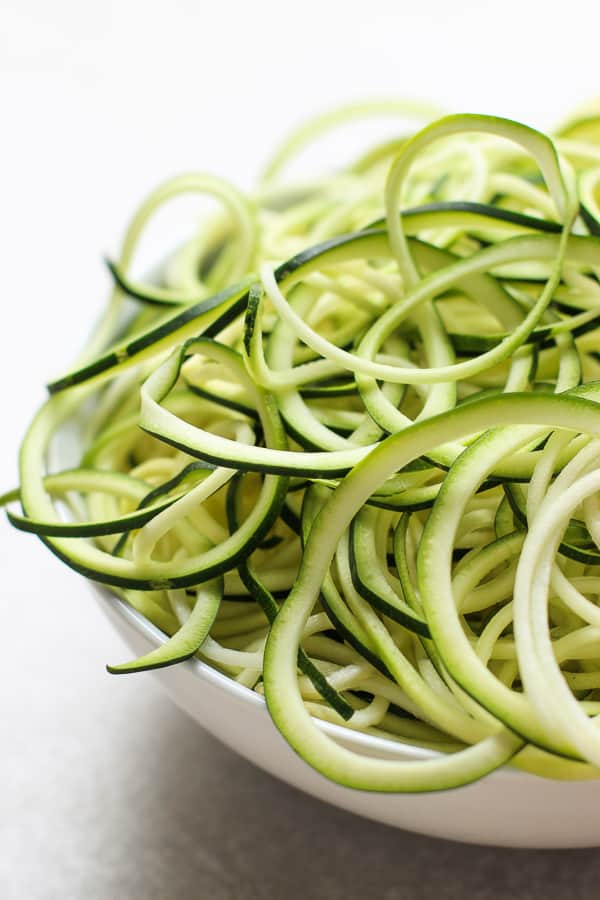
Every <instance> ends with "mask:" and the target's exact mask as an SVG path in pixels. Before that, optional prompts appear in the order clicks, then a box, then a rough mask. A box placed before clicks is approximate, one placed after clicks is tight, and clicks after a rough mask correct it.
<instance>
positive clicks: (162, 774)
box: [0, 0, 600, 900]
mask: <svg viewBox="0 0 600 900" xmlns="http://www.w3.org/2000/svg"><path fill="white" fill-rule="evenodd" d="M408 6H409V5H408V4H406V5H404V4H399V3H397V2H396V0H371V2H370V3H369V15H368V16H365V14H364V13H365V7H364V3H358V2H357V0H346V2H344V3H341V2H332V3H330V4H324V3H322V2H317V0H304V2H303V4H302V6H301V8H300V9H299V10H298V9H294V17H293V19H292V18H291V17H290V7H289V5H288V4H278V3H276V2H266V0H257V2H255V3H252V4H241V3H239V2H237V3H236V2H232V0H222V2H221V3H219V4H202V3H198V2H197V0H172V2H171V3H169V4H160V3H152V2H148V0H144V2H142V0H127V2H125V3H124V2H123V0H103V3H102V4H93V3H91V4H79V3H76V2H75V0H56V2H54V3H52V4H47V3H43V2H42V0H20V2H19V3H12V4H3V5H2V8H1V10H0V108H1V109H2V124H3V138H2V144H1V145H0V146H1V151H0V152H1V155H2V165H1V166H0V198H1V200H0V246H1V247H2V248H3V251H4V252H3V264H2V280H1V281H0V285H1V286H2V323H3V330H2V335H3V340H2V345H1V346H2V350H1V353H0V382H1V384H2V441H1V442H0V473H1V481H2V484H1V485H0V488H1V487H9V486H11V485H12V484H14V483H15V481H16V475H17V472H16V448H17V446H18V442H19V439H20V437H21V435H22V433H23V430H24V428H25V425H26V423H27V420H28V419H29V417H30V414H31V411H32V410H33V409H34V408H35V406H36V405H37V404H38V403H39V402H41V400H42V399H43V387H42V386H43V383H44V381H45V380H47V379H48V378H50V377H51V376H52V375H53V374H58V373H60V372H61V371H62V370H64V368H65V365H68V362H69V360H70V359H72V357H73V356H74V355H75V350H76V348H77V347H78V346H79V344H80V343H81V341H82V338H83V336H84V335H85V333H86V331H87V330H88V328H89V323H90V321H91V317H92V316H93V315H95V314H96V313H97V311H98V310H99V308H100V305H101V302H102V300H103V298H104V296H105V295H106V292H107V290H108V287H109V279H108V276H107V274H106V272H105V271H104V269H103V266H102V264H101V261H100V257H101V254H102V253H103V252H105V251H106V250H109V252H114V249H115V247H116V246H117V242H118V238H119V235H120V233H121V231H122V229H123V227H124V224H125V222H126V220H127V216H128V215H129V213H130V211H131V210H132V209H133V208H134V207H135V205H136V204H137V203H138V202H139V200H140V199H141V198H142V197H143V196H144V194H145V193H146V192H147V191H148V190H149V189H150V188H151V187H152V186H153V185H154V184H155V183H156V182H157V181H159V180H160V179H161V178H163V177H166V176H168V175H171V174H174V173H176V172H179V171H186V170H190V169H201V170H207V171H213V172H215V173H218V174H221V175H223V176H225V177H228V176H229V177H231V176H233V177H234V179H235V180H236V182H237V183H239V184H241V185H242V186H244V185H248V184H250V183H251V178H252V175H253V174H254V173H255V172H256V171H257V169H258V166H259V164H260V163H261V161H263V160H264V159H265V157H266V156H267V153H268V148H270V147H272V146H273V143H274V142H275V141H276V140H277V139H278V138H279V137H281V136H282V135H283V134H284V133H285V131H286V129H287V128H288V127H290V126H291V125H292V124H293V123H295V122H296V121H298V119H300V118H302V117H303V116H306V115H308V114H309V113H310V112H312V111H314V110H315V109H317V110H319V109H323V108H326V107H327V106H328V105H331V104H334V103H339V102H341V101H347V100H349V99H352V98H354V97H359V98H365V97H370V96H381V95H387V96H390V95H392V94H394V93H395V94H403V95H418V96H420V97H425V98H431V99H434V100H436V101H440V102H441V103H442V104H445V105H446V106H448V107H449V108H451V109H457V108H462V109H470V110H472V111H487V112H495V113H500V114H512V115H514V116H517V117H523V118H525V119H527V120H528V121H532V122H534V123H541V124H544V123H550V122H552V121H555V120H557V119H558V118H560V116H561V114H562V113H564V112H565V111H566V110H567V109H568V108H569V106H571V105H573V104H574V103H576V102H580V101H582V100H585V99H588V98H589V96H590V92H591V91H593V90H594V84H595V85H596V86H597V84H598V79H597V47H596V42H597V34H598V27H597V26H598V24H600V23H599V21H598V20H599V19H600V11H598V9H596V8H595V7H593V5H592V4H590V3H589V2H588V0H571V2H570V3H569V6H568V11H569V17H568V19H567V18H566V17H565V16H554V17H552V16H549V15H547V14H544V15H543V18H540V12H541V11H542V7H541V4H536V3H531V4H523V3H522V2H518V0H506V2H505V3H503V4H502V14H501V15H498V7H497V4H493V5H492V3H491V2H480V3H478V4H472V3H469V2H466V0H465V2H463V3H460V2H458V3H454V4H447V3H444V2H442V0H425V2H423V3H420V4H410V9H408V8H405V7H408ZM167 9H168V14H167ZM591 20H595V21H591ZM542 21H543V39H542V37H541V32H540V28H541V25H540V23H541V22H542ZM582 23H585V24H582ZM292 25H293V28H292ZM507 48H508V50H509V57H510V65H506V59H507V56H506V54H507ZM559 62H560V64H559ZM554 63H556V64H554ZM540 66H542V68H541V69H540ZM540 72H543V80H542V79H541V78H540ZM596 89H597V87H596ZM338 149H339V145H338ZM342 149H343V148H342ZM0 571H1V572H2V588H1V589H0V621H1V622H2V626H3V630H2V650H1V652H0V666H1V667H2V677H1V678H0V710H1V719H0V729H1V741H0V897H1V898H2V900H25V898H27V900H54V898H56V900H80V898H86V900H153V898H157V900H178V898H184V897H185V898H203V900H204V898H208V897H210V898H211V900H226V898H234V900H253V898H280V897H285V898H287V900H293V898H295V897H302V898H306V897H311V898H312V897H315V898H329V900H335V898H342V897H343V898H344V900H353V898H380V900H384V898H397V897H398V898H407V900H421V898H422V900H426V898H431V900H433V898H436V900H444V898H448V900H451V898H461V900H463V898H467V900H483V898H493V900H502V898H505V897H506V898H510V900H527V898H541V897H544V898H547V900H552V898H556V900H565V898H567V897H568V898H570V900H588V898H589V900H592V898H595V897H597V896H598V889H597V885H598V877H599V876H600V854H599V853H598V852H597V851H595V850H581V851H569V852H541V851H539V852H537V851H511V850H501V849H493V848H481V847H468V846H460V845H458V844H452V843H448V842H444V841H439V840H433V839H428V838H425V837H420V836H417V835H413V834H409V833H406V832H400V831H393V830H390V829H387V828H384V827H381V826H377V825H375V824H372V823H370V822H367V821H363V820H360V819H358V818H354V817H351V816H350V815H349V814H346V813H344V812H341V811H338V810H336V809H333V808H329V807H326V806H324V805H322V804H320V803H319V802H317V801H315V800H313V799H310V798H308V797H305V796H303V795H301V794H299V793H297V792H295V791H293V790H291V789H290V788H288V787H286V786H284V785H282V784H280V783H278V782H276V781H274V780H273V779H271V778H270V777H268V776H267V775H265V774H263V773H262V772H260V771H258V770H257V769H255V768H252V767H251V766H250V765H249V764H248V763H246V762H244V761H243V760H242V759H240V758H238V757H237V756H235V755H234V754H232V753H231V752H230V751H229V750H227V749H225V748H223V747H222V746H220V745H219V744H218V743H216V742H215V741H214V740H213V739H212V738H211V737H210V736H209V735H207V734H205V733H204V732H203V731H202V730H201V729H200V728H199V727H198V726H197V725H195V724H193V723H192V722H191V721H190V720H188V719H187V718H186V717H185V715H184V714H183V713H181V712H179V711H178V710H177V709H176V708H175V707H174V706H173V705H172V704H171V703H170V702H169V701H168V700H167V699H166V698H165V697H164V696H162V694H161V693H160V692H159V690H158V688H157V687H156V686H155V685H154V683H153V681H152V678H151V677H150V676H148V675H146V674H142V675H136V676H131V677H126V678H115V677H112V676H109V675H107V674H106V672H105V669H104V666H105V663H106V662H110V661H119V660H122V659H124V658H125V651H124V649H123V647H122V646H121V644H120V642H119V640H118V638H117V637H116V636H115V635H114V633H113V632H112V631H111V629H110V627H109V625H108V623H107V622H106V621H105V620H104V618H103V616H102V614H101V612H100V610H99V609H98V608H97V607H96V606H95V604H94V602H93V600H92V599H91V597H90V594H89V592H88V591H87V589H86V587H85V585H84V584H83V582H82V581H81V580H80V579H79V578H78V577H77V576H76V575H74V574H73V573H71V572H69V571H67V570H65V569H64V567H62V566H61V565H60V564H59V563H58V562H57V561H56V560H55V559H53V558H52V557H51V556H50V555H49V554H48V553H47V551H46V550H45V549H44V548H43V547H42V546H41V545H40V544H39V543H38V542H36V541H35V539H33V538H32V537H30V536H27V535H22V534H17V533H15V532H13V531H12V530H11V529H9V528H8V527H5V526H4V525H2V527H1V535H0ZM599 839H600V838H599Z"/></svg>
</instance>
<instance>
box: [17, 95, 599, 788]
mask: <svg viewBox="0 0 600 900" xmlns="http://www.w3.org/2000/svg"><path fill="white" fill-rule="evenodd" d="M373 114H376V115H386V116H389V115H394V114H398V115H399V116H400V118H402V120H403V121H405V120H406V117H407V115H408V116H412V117H413V118H416V119H417V120H418V118H419V116H420V113H419V110H418V109H417V108H415V107H411V106H410V105H408V104H404V103H395V102H384V103H375V104H370V105H369V104H358V105H355V106H352V107H348V108H344V109H342V110H340V111H338V112H337V113H334V114H332V115H330V116H325V117H321V118H319V119H317V120H314V121H313V122H312V123H310V124H309V125H307V126H305V127H303V128H301V129H300V130H299V131H297V132H296V133H295V134H293V135H292V137H291V138H290V139H289V141H288V142H287V143H286V144H285V145H284V146H283V147H282V148H281V149H280V151H279V152H278V153H277V154H276V155H275V156H274V157H273V158H272V161H271V163H270V165H269V166H268V167H267V170H266V172H265V174H264V177H263V179H262V180H261V182H260V184H259V187H258V189H257V190H256V192H255V193H254V194H253V195H252V196H245V195H244V194H243V193H241V192H240V191H238V190H237V189H236V188H235V187H233V186H232V185H231V184H229V183H227V182H225V181H221V180H219V179H217V178H213V177H209V176H206V175H202V174H190V175H185V176H181V177H179V178H176V179H173V180H171V181H169V182H167V183H166V184H163V185H162V186H161V187H159V188H158V190H156V191H155V192H154V193H153V194H151V195H150V197H148V199H147V200H146V201H145V202H144V203H143V204H142V206H141V207H140V209H139V210H138V211H137V213H136V215H135V216H134V218H133V221H132V223H131V225H130V227H129V230H128V232H127V234H126V237H125V240H124V243H123V246H122V250H121V253H120V256H119V257H118V259H116V260H115V261H112V262H110V269H111V272H112V274H113V276H114V282H115V286H114V291H113V294H112V297H111V299H110V302H109V304H108V306H107V309H106V312H105V314H104V316H103V318H102V320H101V321H100V323H99V324H98V325H97V327H96V328H95V330H94V333H93V336H92V339H91V341H90V343H89V345H88V347H87V348H86V351H85V353H84V355H83V356H82V357H81V358H80V359H79V360H78V361H77V363H76V364H75V365H74V367H73V368H72V369H71V370H70V371H69V372H67V374H65V375H64V376H63V377H61V378H60V379H58V380H56V381H54V382H53V383H52V384H50V385H49V394H50V397H49V399H48V401H47V402H46V404H45V405H44V406H43V407H42V409H41V410H40V411H39V412H38V414H37V416H36V417H35V419H34V421H33V423H32V425H31V427H30V429H29V431H28V433H27V436H26V437H25V440H24V442H23V445H22V448H21V456H20V466H21V469H20V480H21V484H20V488H19V489H18V490H15V491H13V492H11V493H9V494H6V495H5V496H4V497H3V498H2V502H3V503H4V504H5V505H7V506H8V510H9V511H8V515H9V518H10V520H11V522H12V523H13V524H14V525H15V526H16V527H18V528H21V529H23V530H24V531H29V532H33V533H34V534H37V535H38V536H39V537H40V538H41V540H42V541H43V542H44V543H45V544H46V545H47V547H48V548H49V549H50V550H51V551H52V552H53V553H55V554H56V555H57V556H58V557H59V558H60V559H62V560H63V561H64V562H65V563H67V565H69V566H71V567H72V568H73V569H75V570H76V571H78V572H80V573H82V574H83V575H86V576H87V577H88V578H90V579H93V580H94V581H97V582H101V583H103V584H106V585H109V586H110V587H111V589H112V590H113V591H114V592H115V593H116V594H118V595H119V596H120V597H121V598H123V599H124V600H125V601H126V602H127V603H129V604H131V606H133V607H135V609H137V610H139V611H140V612H141V613H142V614H143V615H144V616H145V617H147V619H149V620H150V621H151V622H153V623H154V624H155V625H156V626H158V628H159V629H161V630H162V631H163V632H164V634H165V636H166V637H165V642H164V643H163V644H162V645H161V646H159V647H158V648H157V649H155V650H153V651H152V652H150V653H149V654H147V655H146V656H144V657H142V658H140V659H137V660H135V661H132V662H130V663H127V664H124V665H115V666H112V667H109V668H110V671H112V672H133V671H138V670H142V669H152V668H156V667H159V666H167V665H172V664H175V663H177V662H179V661H181V660H184V659H187V658H189V657H190V656H192V655H197V656H198V657H199V658H200V659H202V660H204V661H206V662H207V663H209V664H210V665H212V666H214V667H216V668H217V669H219V670H221V671H222V672H224V673H227V674H228V675H229V676H230V677H231V678H234V679H235V680H236V681H238V682H239V683H241V684H243V685H246V686H247V687H248V688H251V689H254V690H256V691H259V692H261V693H264V695H265V697H266V701H267V704H268V708H269V711H270V714H271V716H272V718H273V721H274V722H275V725H276V726H277V728H278V729H279V730H280V731H281V733H282V734H283V735H284V737H285V738H286V739H287V741H288V742H289V743H290V744H291V745H292V747H293V748H294V749H295V750H296V751H297V752H298V753H299V754H300V755H301V756H302V757H303V758H304V759H305V760H306V761H307V762H308V763H309V764H310V765H312V766H313V767H314V768H315V769H317V770H318V771H320V772H321V773H323V774H325V775H326V776H327V777H329V778H331V779H333V780H335V781H336V782H339V783H341V784H344V785H348V786H350V787H354V788H359V789H364V790H373V791H432V790H442V789H447V788H452V787H456V786H459V785H462V784H465V783H468V782H471V781H474V780H475V779H478V778H480V777H481V776H483V775H485V774H486V773H489V772H491V771H492V770H494V769H496V768H498V767H499V766H502V765H503V764H505V763H508V762H510V763H511V764H513V765H515V766H517V767H519V768H520V769H523V770H525V771H528V772H533V773H536V774H538V775H542V776H546V777H550V778H559V779H587V778H596V777H598V775H599V773H600V728H599V727H598V725H599V722H600V720H599V721H596V718H597V717H599V716H600V605H599V603H598V600H599V598H600V404H599V403H598V401H599V400H600V355H599V353H598V351H600V280H599V278H600V208H599V206H600V116H599V115H597V113H596V112H595V111H594V110H592V111H591V112H586V113H582V114H581V115H576V116H574V117H573V118H572V119H571V120H570V121H569V122H568V123H567V124H566V125H565V126H563V127H562V128H561V129H560V131H559V132H558V133H557V134H556V135H555V136H554V138H550V137H547V136H546V135H544V134H542V133H540V132H539V131H536V130H534V129H532V128H529V127H527V126H525V125H521V124H517V123H516V122H513V121H510V120H506V119H500V118H495V117H490V116H483V115H481V116H479V115H455V116H447V117H444V118H441V119H439V120H437V121H434V122H433V123H432V124H428V125H426V126H425V127H423V128H422V127H421V126H422V123H421V122H420V123H418V128H419V129H420V130H417V131H416V132H415V133H414V134H410V133H407V132H405V131H403V130H401V131H400V132H399V134H398V137H397V138H396V139H394V140H390V141H386V142H385V143H384V144H380V145H378V146H376V147H374V148H372V149H370V150H369V151H368V152H367V153H365V154H363V155H362V156H361V157H360V158H359V159H358V160H357V161H355V162H354V163H353V164H352V165H350V166H347V167H346V168H345V169H343V170H342V171H337V172H335V173H333V174H329V175H324V176H323V177H321V178H318V179H313V180H311V181H307V182H302V183H296V182H289V181H286V178H285V169H286V167H287V165H288V163H289V162H290V160H291V159H292V158H293V157H294V156H295V155H296V154H297V153H298V152H299V151H301V150H303V149H304V148H305V147H306V146H307V145H308V144H309V143H310V142H311V141H313V140H314V139H316V138H318V137H320V136H321V135H322V134H323V133H324V132H326V131H327V130H328V129H331V128H332V127H335V126H337V125H340V124H344V123H346V124H347V123H348V122H349V121H352V119H353V118H361V117H368V116H371V115H373ZM194 193H201V194H209V195H211V196H214V197H216V198H218V199H219V200H220V201H221V204H222V208H221V207H219V209H220V211H219V213H218V214H215V215H213V216H211V217H210V218H209V219H208V220H205V221H204V222H203V223H202V225H201V227H200V229H199V231H198V233H197V234H195V235H194V236H193V237H192V238H191V239H190V240H189V241H187V242H186V244H185V245H184V246H183V247H181V248H180V249H178V250H177V251H176V252H175V253H174V254H173V255H171V256H170V257H169V259H168V261H167V262H166V264H165V265H164V266H163V268H162V274H161V278H160V279H158V280H157V281H156V282H154V283H150V282H148V283H146V282H145V281H137V280H135V279H134V278H133V277H132V275H131V263H132V260H133V258H134V256H135V252H136V247H137V245H138V242H139V239H140V237H141V235H143V233H144V230H145V228H146V225H147V223H148V222H149V221H150V220H151V219H152V217H153V216H154V214H155V213H156V212H157V211H158V210H160V209H161V208H162V206H163V205H164V204H165V203H167V202H168V201H170V200H171V199H172V198H174V197H176V196H180V195H182V194H194ZM73 422H75V423H76V425H77V427H78V429H79V440H80V442H81V443H80V446H82V447H83V452H82V455H81V458H80V461H79V463H78V465H77V467H75V468H70V469H68V470H66V471H61V472H50V473H49V472H48V470H47V466H46V459H47V458H48V453H49V451H50V450H51V447H52V442H53V441H54V439H55V437H56V435H57V434H58V435H59V436H60V434H61V433H62V430H63V428H65V427H70V428H72V427H73ZM17 500H20V503H21V506H22V508H21V511H20V512H17V511H16V507H15V502H16V501H17ZM167 636H168V639H167ZM201 689H202V688H201V685H200V684H199V690H201ZM315 719H324V720H327V721H329V722H334V723H338V724H344V723H345V725H346V726H347V727H348V728H351V729H358V730H360V731H363V732H366V733H369V734H373V735H379V736H384V737H387V738H389V739H390V740H393V741H397V742H398V743H399V744H400V745H401V744H409V745H412V746H419V747H425V748H430V749H432V750H437V751H440V752H439V753H433V754H425V755H424V757H423V758H422V759H419V760H417V761H405V760H402V759H398V760H392V759H380V758H375V757H370V756H368V755H359V754H357V753H355V752H352V751H350V750H349V749H347V748H345V747H343V746H342V745H341V744H339V743H337V742H336V741H335V740H334V739H333V738H332V737H330V736H328V735H327V734H325V733H324V732H323V731H322V730H321V729H320V728H319V727H318V726H317V725H316V723H315Z"/></svg>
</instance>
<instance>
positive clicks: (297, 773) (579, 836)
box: [94, 586, 600, 847]
mask: <svg viewBox="0 0 600 900" xmlns="http://www.w3.org/2000/svg"><path fill="white" fill-rule="evenodd" d="M94 593H95V594H96V597H97V599H98V601H99V603H100V604H101V607H102V609H103V610H104V611H105V613H106V615H107V616H108V618H109V619H110V621H111V622H112V624H113V625H114V627H115V628H116V630H117V631H118V632H119V634H120V635H121V636H122V637H123V639H124V640H125V642H126V644H127V645H128V646H129V648H130V649H131V650H132V651H133V652H134V653H135V654H136V655H137V654H142V653H146V652H147V651H148V650H150V649H152V647H155V646H157V645H158V644H160V643H161V642H162V641H164V640H165V638H164V635H163V634H162V633H161V632H160V631H159V630H158V629H157V628H155V627H154V625H152V624H151V623H150V622H148V621H147V620H146V619H144V617H143V616H141V615H140V614H139V613H137V612H136V611H135V610H133V609H132V608H130V607H128V606H127V604H125V603H123V602H122V601H121V600H119V599H117V598H116V597H114V596H113V595H112V594H110V593H109V592H108V591H107V590H105V589H103V588H101V587H98V586H94ZM137 677H143V676H137ZM153 677H154V678H156V679H158V681H159V682H160V683H161V684H162V686H163V687H164V688H165V690H166V691H167V693H168V694H169V695H170V696H171V697H172V699H173V700H174V701H175V703H176V704H177V705H178V706H179V707H180V708H181V709H183V710H184V711H185V712H187V713H188V714H189V715H190V716H192V718H194V719H196V721H197V722H199V723H200V724H201V725H202V726H203V728H205V729H206V730H207V731H209V732H210V733H211V734H213V735H214V736H215V737H216V738H218V739H219V740H221V741H223V743H224V744H227V746H228V747H231V749H232V750H235V751H236V752H237V753H240V754H241V755H242V756H244V757H246V759H249V760H250V761H251V762H253V763H256V765H258V766H260V767H261V768H262V769H265V770H266V771H267V772H270V773H271V774H272V775H275V776H276V777H277V778H281V779H282V780H283V781H286V782H287V783H288V784H290V785H292V786H293V787H296V788H299V789H300V790H301V791H305V792H306V793H308V794H312V795H313V796H315V797H318V798H319V799H320V800H324V801H326V802H328V803H332V804H334V805H335V806H340V807H342V808H343V809H347V810H350V811H351V812H354V813H357V814H358V815H361V816H366V817H367V818H369V819H374V820H375V821H377V822H383V823H384V824H386V825H394V826H396V827H398V828H406V829H408V830H410V831H417V832H420V833H422V834H430V835H434V836H436V837H444V838H452V839H453V840H456V841H466V842H470V843H477V844H496V845H501V846H506V847H593V846H597V845H600V781H597V782H596V781H592V782H590V781H585V782H564V781H549V780H547V779H544V778H538V777H536V776H534V775H527V774H524V773H522V772H518V771H516V770H512V769H509V768H505V769H500V770H499V771H497V772H494V773H493V774H491V775H488V776H487V777H486V778H483V779H482V780H481V781H478V782H476V783H475V784H471V785H468V786H466V787H462V788H459V789H457V790H453V791H441V792H439V793H434V794H417V795H404V794H376V793H369V792H366V791H355V790H352V789H350V788H346V787H341V786H340V785H337V784H333V783H332V782H330V781H328V780H327V779H326V778H324V777H323V776H322V775H320V774H319V773H318V772H315V771H314V770H313V769H311V768H310V766H308V765H307V764H306V763H305V762H304V761H303V760H302V759H300V757H299V756H297V755H296V754H295V753H294V751H293V750H292V749H291V748H290V747H289V746H288V745H287V743H286V742H285V741H284V739H283V738H282V737H281V735H280V734H279V732H278V731H277V729H276V728H275V726H274V725H273V723H272V722H271V719H270V717H269V714H268V712H267V708H266V705H265V702H264V700H263V699H262V697H260V696H259V695H258V694H256V693H255V692H253V691H251V690H249V689H248V688H245V687H242V686H241V685H239V684H237V682H235V681H232V680H231V679H229V678H227V677H226V676H225V675H222V674H221V673H220V672H217V671H216V670H215V669H212V668H211V667H210V666H208V665H206V664H204V663H202V662H200V661H199V660H196V659H193V660H188V661H187V662H184V663H181V664H179V665H177V666H173V667H171V668H165V669H158V670H156V671H155V672H154V673H153ZM319 727H320V728H322V729H323V730H324V731H326V732H327V733H328V734H329V735H331V736H332V737H335V738H336V739H337V740H339V741H340V742H341V743H343V744H344V745H345V746H346V747H349V748H351V749H352V750H355V751H357V752H363V753H369V754H370V755H375V756H381V757H384V758H396V759H400V758H401V759H408V760H415V761H417V760H419V759H423V758H426V757H428V756H430V755H432V754H431V751H428V750H423V749H422V748H419V747H407V746H404V745H399V744H397V743H394V742H393V741H387V740H382V739H381V738H376V737H371V736H370V735H363V734H359V733H357V732H354V731H351V730H350V729H347V728H341V727H338V726H336V725H331V724H328V723H323V722H319Z"/></svg>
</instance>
